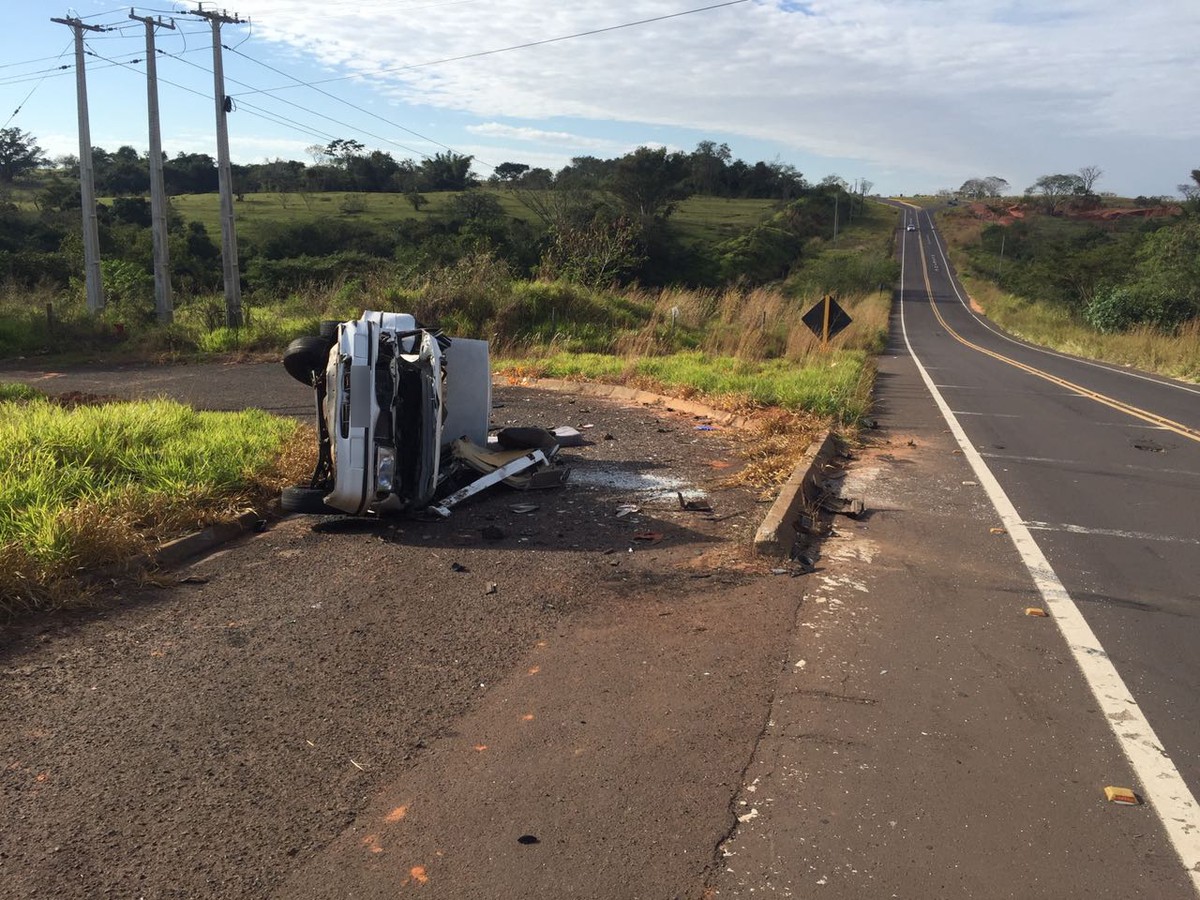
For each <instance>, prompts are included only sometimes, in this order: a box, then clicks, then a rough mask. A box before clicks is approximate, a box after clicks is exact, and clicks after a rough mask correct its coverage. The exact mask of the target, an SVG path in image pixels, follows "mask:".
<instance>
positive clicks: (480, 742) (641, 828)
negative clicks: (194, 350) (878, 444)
mask: <svg viewBox="0 0 1200 900" xmlns="http://www.w3.org/2000/svg"><path fill="white" fill-rule="evenodd" d="M194 375H195V377H196V378H198V379H206V378H208V377H209V376H208V374H206V373H202V372H201V373H194ZM237 377H246V378H250V379H251V380H253V379H254V378H255V375H254V373H253V372H250V373H241V374H240V375H239V376H237ZM87 380H88V381H89V383H88V384H84V385H80V384H77V383H76V382H75V381H72V380H71V379H70V378H65V379H64V378H57V379H54V380H53V381H54V387H55V388H61V389H64V390H70V389H74V390H81V389H82V390H102V391H113V392H117V393H137V389H136V386H132V387H131V385H134V383H135V380H136V379H131V378H130V377H129V376H127V375H126V376H121V375H120V374H119V373H118V374H117V375H116V376H114V380H113V382H112V383H108V384H106V383H104V382H105V378H102V377H93V378H90V379H87ZM122 385H123V386H124V387H123V389H121V388H122ZM41 386H43V387H44V386H46V385H44V384H43V385H41ZM196 389H197V390H209V391H211V390H213V388H212V387H211V386H205V387H203V388H200V387H197V388H196ZM246 389H247V390H251V388H246ZM254 390H256V391H259V392H261V388H260V387H255V388H254ZM289 390H293V392H294V389H292V388H287V387H280V388H279V391H280V392H281V394H282V398H281V399H274V400H272V401H271V402H272V403H274V404H276V405H277V407H284V408H287V407H289V406H291V407H294V408H295V409H297V410H303V409H304V398H303V397H296V398H292V397H291V396H290V394H288V391H289ZM272 396H274V395H272ZM495 399H496V402H497V408H496V409H495V411H494V416H493V418H494V422H495V424H497V425H504V424H521V425H531V424H533V425H546V426H553V425H560V424H569V425H574V426H576V427H578V428H580V429H581V431H583V433H584V434H585V435H586V436H587V438H588V439H589V444H588V445H587V446H585V447H582V448H578V449H573V450H570V451H564V456H565V458H566V459H567V460H568V462H569V464H570V465H571V467H572V476H571V479H570V481H569V482H568V484H567V486H566V487H565V488H562V489H559V490H553V491H543V492H538V493H520V492H515V491H511V490H507V489H501V490H495V491H492V492H490V493H486V494H484V495H481V496H480V497H479V498H477V499H476V500H474V501H470V502H468V503H466V504H464V505H462V506H461V507H459V508H457V509H456V510H455V511H454V513H453V515H452V516H451V517H450V518H449V519H447V520H444V521H443V520H439V521H426V520H395V521H374V520H354V519H348V518H303V517H293V518H289V519H284V520H282V521H279V522H276V523H274V524H273V525H272V526H271V527H270V528H269V529H268V530H266V531H265V532H264V533H261V534H254V535H250V536H248V537H246V538H244V539H242V540H241V541H239V542H237V543H235V544H233V545H231V546H229V547H227V548H225V549H223V550H221V551H219V552H218V553H216V554H214V555H212V556H209V557H207V558H205V559H202V560H200V561H198V562H196V563H195V564H193V565H191V566H189V567H187V568H186V569H183V570H180V571H177V572H171V573H164V575H163V576H162V577H161V578H160V579H159V581H160V582H161V583H158V584H155V583H148V584H146V585H144V586H141V587H139V588H136V589H131V590H124V591H122V592H120V593H119V594H117V595H115V596H112V597H110V598H109V599H108V602H107V604H106V605H105V606H103V607H101V608H99V609H97V610H94V611H91V612H83V613H74V614H71V615H64V616H59V617H55V618H51V619H47V620H43V621H40V622H37V623H34V624H30V623H25V624H22V625H9V626H7V627H4V628H3V629H2V630H0V766H2V767H3V768H2V772H3V776H2V779H0V786H2V789H3V795H4V801H3V803H4V808H5V810H6V815H5V827H4V828H3V830H2V831H0V871H2V872H3V876H2V877H0V896H3V897H47V896H53V897H97V896H106V897H107V896H114V897H146V898H153V897H264V896H269V895H272V894H276V895H279V896H306V895H323V896H349V895H351V894H355V895H357V896H362V895H364V894H363V892H362V886H361V885H359V887H358V890H357V893H356V891H355V888H354V879H355V878H356V877H359V875H361V874H362V873H363V872H369V871H370V870H371V867H372V866H374V867H375V868H376V869H378V867H379V866H381V865H385V864H387V865H392V866H395V867H396V872H397V874H396V880H395V881H392V882H390V883H393V884H398V883H400V882H402V881H403V882H405V883H407V884H409V885H410V886H411V885H414V884H417V885H420V884H425V883H426V882H427V881H428V880H429V879H437V880H438V882H439V883H440V884H441V885H442V888H443V891H442V893H441V895H442V896H472V895H474V896H482V894H478V893H474V889H473V888H472V885H476V886H478V885H479V884H480V883H481V882H480V880H479V879H481V878H484V877H486V878H488V879H489V881H488V883H490V884H493V885H494V886H495V887H496V890H497V893H490V892H487V893H488V895H491V896H520V895H523V894H528V895H532V894H534V893H540V894H541V895H542V896H553V895H555V893H556V892H558V891H559V890H560V889H561V890H562V891H563V893H560V894H559V895H560V896H597V897H602V896H618V895H628V896H633V894H626V893H624V892H623V891H624V890H626V889H628V886H629V883H628V881H627V880H626V879H627V877H628V875H627V873H628V872H629V871H638V870H639V869H638V868H637V867H639V866H640V867H642V869H641V871H645V872H647V873H649V874H647V875H646V876H645V879H644V880H641V881H639V888H638V893H637V895H638V896H700V895H701V894H702V893H703V891H704V889H705V885H706V883H707V882H708V881H709V880H710V879H711V877H712V875H713V873H714V872H715V871H716V867H717V862H716V853H717V847H718V846H719V845H720V842H721V841H722V840H723V839H724V837H725V836H726V835H727V834H728V833H729V831H730V829H731V828H732V827H733V825H734V823H735V818H734V815H733V813H732V812H731V806H732V804H733V802H734V800H733V798H734V796H735V794H736V791H737V789H738V787H739V784H740V777H741V772H742V771H743V770H744V768H745V766H746V765H748V763H749V760H750V758H751V755H752V753H753V748H754V745H755V742H756V740H757V738H758V736H759V734H760V732H761V731H762V729H763V727H764V722H765V717H766V715H767V712H768V709H769V704H770V696H771V690H772V684H773V679H774V676H775V674H776V673H777V671H778V667H779V665H780V656H781V654H782V653H783V648H784V647H785V645H786V642H787V638H788V635H789V634H790V633H791V630H792V628H793V624H794V619H795V615H796V610H797V608H798V606H799V602H800V596H801V592H800V589H799V585H800V584H801V583H802V579H792V578H789V577H788V575H787V574H786V573H783V572H781V571H778V570H777V571H776V573H775V574H772V571H771V567H772V564H771V563H769V562H765V561H762V560H754V559H752V558H751V557H750V556H749V554H748V552H747V547H748V545H749V542H750V539H751V537H752V535H753V532H754V529H755V528H756V526H757V524H758V522H759V521H760V520H761V518H762V515H763V514H764V512H765V509H766V507H765V506H764V505H763V504H762V503H761V502H760V500H759V498H758V497H757V496H756V495H755V493H754V492H752V491H749V490H747V489H744V488H734V487H723V486H722V482H723V481H724V479H725V478H726V477H727V476H728V475H729V474H730V473H732V472H734V471H736V468H737V466H738V465H739V463H738V454H737V449H736V446H735V444H734V442H733V441H731V440H730V435H728V434H726V433H725V432H724V431H722V430H720V429H718V430H698V428H697V426H698V425H703V424H704V423H703V421H702V420H697V419H694V418H692V417H687V416H682V415H676V414H671V413H667V412H663V411H652V410H646V409H641V408H632V407H624V406H621V405H619V404H615V403H611V402H607V401H600V400H590V399H588V400H585V399H583V398H580V399H578V400H576V399H574V398H571V397H569V396H564V395H554V394H548V393H544V392H538V391H535V390H529V389H523V388H502V389H499V390H498V391H497V393H496V398H495ZM679 493H682V494H683V495H684V497H685V498H703V499H706V500H707V501H709V503H711V507H712V509H711V511H685V510H683V509H681V507H680V502H679V498H678V495H679ZM521 505H532V506H534V507H535V509H533V510H531V511H527V512H519V511H517V510H518V509H519V508H520V506H521ZM701 505H703V504H701ZM530 691H534V694H535V695H536V697H534V696H533V695H529V696H523V695H522V692H525V694H527V695H528V694H529V692H530ZM507 698H513V699H512V702H513V703H520V704H522V705H521V710H522V712H521V715H519V716H517V715H509V713H512V712H513V708H509V707H507V706H505V702H507ZM497 704H499V705H497ZM527 706H528V708H529V709H531V710H532V711H530V712H525V711H524V710H525V709H526V707H527ZM505 710H506V711H505ZM550 710H555V711H556V712H555V714H554V715H550V716H546V715H543V713H544V712H549V711H550ZM472 717H475V718H472ZM480 717H482V719H481V718H480ZM489 717H490V718H489ZM465 723H473V724H470V725H469V727H468V725H467V724H465ZM481 723H488V724H486V725H484V724H481ZM481 729H482V730H484V731H486V732H487V733H486V734H484V733H481ZM480 748H482V749H480ZM489 748H491V749H490V750H489ZM485 757H486V761H485ZM489 767H500V768H501V769H502V770H503V771H504V772H505V773H506V775H505V781H504V783H505V787H504V789H503V790H500V789H499V788H497V794H498V797H500V796H502V797H503V804H504V810H505V811H504V814H503V816H502V818H503V820H504V821H505V822H509V823H510V825H508V826H505V827H498V825H497V823H496V822H495V821H480V820H478V819H477V818H469V817H464V816H465V815H468V814H469V815H471V816H474V815H475V813H468V811H467V807H464V805H463V803H464V802H465V801H464V800H463V798H461V797H459V798H458V799H457V800H455V795H454V791H453V790H452V789H451V788H452V786H453V785H454V784H464V783H466V780H467V776H471V775H474V776H477V777H478V776H482V775H485V774H487V773H489V772H491V771H492V769H490V768H489ZM487 777H489V778H490V777H491V776H490V775H488V776H487ZM489 783H491V782H489ZM436 784H440V785H442V788H440V789H439V791H438V792H436V793H437V795H438V796H440V797H441V798H442V802H440V803H439V804H437V806H438V809H437V811H436V813H434V812H433V811H432V810H430V809H429V807H430V806H431V805H432V804H427V805H426V807H425V808H426V810H427V815H426V817H425V819H424V820H423V821H424V822H425V830H424V831H414V832H412V833H411V834H409V835H407V836H406V837H404V838H400V837H399V836H396V835H389V834H384V832H382V831H380V829H379V827H376V826H377V823H379V822H381V821H387V820H388V819H387V817H388V816H393V817H394V816H396V815H400V816H401V817H403V814H402V813H401V814H398V813H397V812H396V810H397V809H400V808H401V807H402V806H404V804H402V803H399V802H398V801H396V802H393V801H394V800H395V796H397V795H396V794H394V793H390V791H398V790H401V788H397V787H396V786H397V785H400V786H402V790H403V791H406V792H407V794H406V795H405V796H408V795H412V796H419V795H421V794H422V791H423V790H426V789H431V785H436ZM447 785H449V786H450V787H447ZM475 799H476V800H477V799H478V797H475ZM497 802H500V801H499V799H498V801H497ZM418 808H420V807H419V805H418ZM456 810H457V811H458V812H459V813H464V815H456ZM414 820H415V821H416V822H417V823H418V824H419V823H420V822H421V821H422V819H421V818H420V816H414ZM392 821H394V819H393V820H392ZM437 822H440V823H441V825H440V826H439V827H438V828H435V827H434V824H433V823H437ZM510 831H511V832H513V833H512V834H510V833H509V832H510ZM420 834H424V835H426V836H427V837H428V836H430V835H432V834H437V835H438V837H437V839H436V840H434V841H433V843H432V844H428V845H426V844H422V841H421V838H420V836H419V835H420ZM447 835H451V836H457V839H458V840H457V843H456V842H455V841H454V840H452V839H451V838H450V837H447ZM531 835H532V836H535V837H536V842H537V843H540V844H548V845H553V846H555V853H556V855H557V856H558V858H559V861H560V863H562V862H566V863H569V864H568V865H560V866H558V867H555V871H556V872H558V873H560V874H558V875H554V876H545V877H552V878H555V879H559V881H557V882H553V881H548V882H546V883H545V884H543V885H542V886H541V887H542V888H544V890H534V891H532V892H531V893H530V890H531V889H530V886H531V885H532V884H535V883H536V879H537V877H538V875H537V871H538V870H536V868H535V870H534V871H532V873H531V872H529V871H526V869H527V866H526V865H525V863H521V862H519V861H516V860H510V861H509V863H508V864H506V865H504V866H501V867H499V868H498V869H497V868H495V867H492V868H489V866H491V863H489V860H493V859H495V857H496V856H497V855H498V854H500V853H501V852H503V853H505V854H514V853H524V854H525V857H523V858H524V859H525V861H526V863H529V862H530V861H532V860H534V859H535V857H532V856H530V855H529V853H528V850H529V849H530V848H529V846H528V842H527V841H523V840H521V839H526V838H529V837H530V836H531ZM430 840H433V839H432V838H430ZM493 841H494V842H497V843H496V844H495V846H493V845H492V842H493ZM406 842H407V847H408V849H407V850H405V846H406ZM501 848H502V849H501ZM542 849H543V850H544V849H545V848H542ZM385 851H386V852H385ZM668 851H669V852H668ZM545 852H548V851H545ZM347 854H348V855H347ZM421 854H426V855H421ZM418 857H419V858H418ZM614 859H620V860H622V863H621V868H620V870H617V869H613V867H612V866H611V865H608V864H607V863H605V864H600V863H602V862H603V861H606V860H607V861H609V862H611V861H612V860H614ZM417 862H419V863H420V865H417ZM626 867H628V868H626ZM542 871H544V870H542ZM414 872H416V873H417V875H420V877H417V875H414V874H413V873H414ZM562 872H570V873H571V875H570V878H571V879H572V880H573V881H572V883H570V884H566V883H563V882H562V881H561V879H562V877H563V876H562V875H561V873H562ZM356 873H357V874H356ZM498 873H499V874H498ZM505 873H507V874H505ZM496 878H499V879H500V880H499V881H495V880H494V879H496ZM506 878H508V879H513V880H512V881H511V883H510V882H506V881H505V880H504V879H506ZM422 879H424V880H422ZM522 879H524V880H522ZM530 879H533V880H532V881H531V880H530ZM614 879H615V880H614ZM505 884H510V886H511V888H512V890H515V891H517V893H508V890H509V888H508V887H504V885H505ZM521 884H524V885H526V887H525V888H521V887H520V885H521ZM621 885H624V886H625V888H624V889H622V887H621ZM460 891H462V892H461V893H460Z"/></svg>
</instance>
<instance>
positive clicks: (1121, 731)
mask: <svg viewBox="0 0 1200 900" xmlns="http://www.w3.org/2000/svg"><path fill="white" fill-rule="evenodd" d="M906 243H907V242H902V243H901V252H900V330H901V332H902V333H903V335H904V343H905V345H906V346H907V347H908V352H909V355H910V356H911V357H912V361H913V362H914V363H915V364H916V367H917V371H918V372H920V373H921V378H922V379H923V380H924V382H925V386H926V387H927V388H929V392H930V393H931V394H932V395H933V399H934V402H936V403H937V405H938V409H940V410H941V412H942V416H943V417H944V418H945V420H946V424H947V425H949V426H950V431H951V432H952V433H953V434H954V438H955V440H957V441H958V445H959V447H960V448H962V452H963V456H964V457H966V459H967V461H968V462H969V463H970V464H971V468H972V469H973V470H974V472H975V477H976V478H978V479H979V483H980V484H981V485H982V486H983V488H984V490H985V491H986V492H987V495H988V499H989V500H991V501H992V506H994V507H995V509H996V512H997V513H998V514H999V516H1000V521H1001V523H1002V524H1003V525H1004V527H1005V529H1006V530H1007V531H1008V535H1009V537H1010V538H1012V542H1013V545H1014V546H1015V547H1016V549H1017V552H1018V553H1019V554H1020V556H1021V559H1022V561H1023V562H1024V563H1025V568H1026V569H1028V570H1029V574H1030V576H1031V577H1032V578H1033V583H1034V585H1035V586H1036V587H1037V589H1038V593H1040V594H1041V595H1042V599H1043V600H1044V601H1045V603H1046V607H1047V609H1048V610H1049V611H1050V614H1051V616H1052V618H1053V619H1054V622H1055V624H1056V625H1057V626H1058V630H1059V633H1061V634H1062V636H1063V638H1064V639H1065V640H1066V642H1067V646H1068V648H1069V649H1070V651H1071V655H1072V656H1073V657H1074V658H1075V663H1076V665H1078V666H1079V669H1080V671H1082V673H1083V677H1084V680H1086V681H1087V684H1088V687H1089V688H1091V690H1092V694H1093V696H1094V697H1095V698H1096V702H1097V703H1098V704H1099V705H1100V709H1101V711H1102V712H1103V713H1104V716H1105V718H1106V719H1107V720H1108V724H1109V727H1110V728H1111V729H1112V732H1113V735H1114V736H1115V737H1116V739H1117V743H1118V744H1119V745H1120V747H1121V749H1122V750H1123V751H1124V753H1125V756H1126V758H1127V759H1128V760H1129V764H1130V765H1131V766H1132V767H1133V771H1134V774H1135V775H1136V776H1137V778H1138V780H1139V781H1140V782H1141V790H1142V794H1143V795H1144V796H1145V798H1146V799H1147V800H1148V801H1149V802H1150V805H1151V806H1152V807H1153V808H1154V811H1155V812H1156V813H1157V814H1158V818H1159V821H1160V822H1162V824H1163V828H1164V829H1165V830H1166V833H1167V838H1168V840H1170V842H1171V845H1172V846H1173V847H1174V848H1175V852H1176V853H1177V854H1179V859H1180V861H1181V862H1182V863H1183V867H1184V869H1185V870H1186V871H1187V874H1188V876H1189V878H1190V879H1191V882H1192V887H1193V889H1195V891H1196V892H1197V893H1198V894H1200V827H1198V826H1200V816H1198V814H1197V813H1198V811H1200V807H1197V804H1196V798H1195V797H1193V796H1192V792H1191V791H1190V790H1188V786H1187V784H1186V783H1185V782H1184V780H1183V777H1182V776H1181V775H1180V774H1179V770H1178V769H1177V768H1176V767H1175V763H1174V762H1172V761H1171V758H1170V757H1169V756H1168V755H1167V752H1166V750H1164V749H1163V746H1162V743H1161V742H1160V741H1159V739H1158V736H1157V735H1156V734H1155V733H1154V729H1153V728H1151V727H1150V722H1149V721H1148V720H1147V719H1146V716H1145V714H1144V713H1143V712H1142V710H1141V708H1140V707H1139V706H1138V705H1137V701H1136V700H1134V699H1133V695H1132V694H1131V693H1130V692H1129V688H1127V687H1126V686H1125V682H1124V680H1122V678H1121V676H1120V674H1119V673H1118V672H1117V669H1116V667H1115V666H1114V665H1113V663H1112V660H1110V659H1109V657H1108V653H1107V652H1106V651H1105V649H1104V647H1103V646H1101V644H1100V641H1099V640H1097V638H1096V635H1095V634H1094V633H1093V632H1092V629H1091V626H1089V625H1088V623H1087V621H1086V620H1085V619H1084V618H1083V614H1082V613H1080V611H1079V607H1078V606H1076V605H1075V601H1074V600H1072V599H1071V595H1070V594H1068V593H1067V589H1066V588H1065V587H1064V586H1063V583H1062V581H1060V580H1059V577H1058V575H1056V574H1055V572H1054V569H1052V568H1051V567H1050V563H1049V561H1048V560H1047V559H1046V556H1045V554H1043V553H1042V549H1041V547H1039V546H1038V545H1037V542H1036V541H1034V539H1033V535H1031V534H1030V532H1029V529H1028V528H1027V527H1026V526H1025V523H1024V522H1023V521H1022V520H1021V517H1020V516H1019V515H1018V514H1017V510H1016V507H1014V506H1013V504H1012V501H1011V500H1009V499H1008V495H1007V494H1005V493H1004V489H1003V488H1001V487H1000V482H998V481H997V480H996V477H995V476H994V475H993V474H992V472H991V470H990V469H989V468H988V467H987V463H985V462H984V461H983V457H982V456H980V455H979V451H978V450H976V449H975V447H974V446H973V445H972V444H971V441H970V440H969V439H968V438H967V435H966V432H965V431H963V429H962V426H961V425H960V424H959V423H958V419H956V418H955V417H954V413H953V412H951V410H950V407H949V406H948V405H947V404H946V401H945V400H944V399H943V398H942V395H941V394H940V393H939V392H938V389H937V386H936V385H934V383H933V379H932V378H930V377H929V373H928V372H926V371H925V367H924V366H923V365H921V360H920V359H918V358H917V354H916V352H915V351H914V350H913V347H912V344H911V342H910V341H909V339H908V328H907V326H906V325H905V322H904V263H905V260H904V256H905V247H904V245H905V244H906Z"/></svg>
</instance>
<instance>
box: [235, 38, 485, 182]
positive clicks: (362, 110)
mask: <svg viewBox="0 0 1200 900" xmlns="http://www.w3.org/2000/svg"><path fill="white" fill-rule="evenodd" d="M226 49H228V50H230V52H232V53H236V54H237V55H238V56H240V57H242V58H243V59H248V60H250V62H253V63H258V65H260V66H262V67H263V68H266V69H270V70H271V71H272V72H274V73H276V74H277V75H282V76H283V77H284V78H291V79H292V80H293V81H295V82H296V83H297V84H300V85H304V86H305V87H311V88H312V89H313V90H314V91H316V92H317V93H318V94H321V95H322V96H324V97H328V98H329V99H330V100H335V101H337V102H338V103H342V104H344V105H346V106H349V107H350V108H351V109H355V110H358V111H359V112H360V113H363V114H365V115H368V116H372V117H374V118H376V119H378V120H379V121H381V122H384V123H386V124H388V125H391V126H392V127H393V128H399V129H400V130H401V131H406V132H408V133H409V134H411V135H412V136H413V137H418V138H420V139H421V140H423V141H428V142H429V143H431V144H436V145H437V146H439V147H441V148H442V149H443V150H449V151H450V152H451V153H458V151H457V150H455V149H454V148H453V147H451V146H449V145H448V144H443V143H442V142H441V141H436V140H434V139H433V138H431V137H427V136H425V135H423V134H421V133H420V132H419V131H413V130H412V129H411V128H407V127H405V126H404V125H401V124H399V123H398V122H393V121H391V120H390V119H386V118H384V117H383V116H381V115H379V114H378V113H375V112H372V111H371V110H369V109H365V108H364V107H361V106H359V105H358V104H356V103H351V102H350V101H349V100H343V99H342V98H341V97H339V96H337V95H336V94H331V93H329V92H328V91H324V90H321V88H319V87H313V86H312V85H308V84H305V83H304V82H303V81H301V80H300V79H299V78H296V77H295V76H294V75H289V74H288V73H287V72H284V71H282V70H280V69H277V68H275V67H274V66H272V65H268V64H267V63H265V62H263V61H262V60H259V59H255V58H254V57H252V56H249V55H247V54H245V53H242V52H241V51H240V50H236V49H233V48H226ZM238 83H240V82H238ZM270 96H272V97H274V96H275V95H274V94H271V95H270ZM275 99H276V100H280V101H281V102H284V103H286V102H288V101H286V100H284V99H283V98H282V97H275ZM365 133H366V132H364V134H365ZM397 146H402V145H399V144H398V145H397ZM412 152H414V153H415V152H417V151H415V150H414V151H412ZM421 155H422V156H425V157H426V158H428V154H425V153H423V154H421ZM479 162H480V164H481V165H484V166H487V168H489V169H494V168H495V166H492V165H489V164H488V163H485V162H483V161H482V160H479Z"/></svg>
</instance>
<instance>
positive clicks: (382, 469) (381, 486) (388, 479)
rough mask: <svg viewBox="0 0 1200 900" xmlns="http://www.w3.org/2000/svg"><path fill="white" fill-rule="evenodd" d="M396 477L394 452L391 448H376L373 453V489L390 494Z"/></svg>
mask: <svg viewBox="0 0 1200 900" xmlns="http://www.w3.org/2000/svg"><path fill="white" fill-rule="evenodd" d="M395 475H396V451H395V450H393V449H392V448H391V447H377V448H376V452H375V488H376V490H378V491H380V492H386V493H389V494H390V493H391V492H392V484H393V481H394V479H395Z"/></svg>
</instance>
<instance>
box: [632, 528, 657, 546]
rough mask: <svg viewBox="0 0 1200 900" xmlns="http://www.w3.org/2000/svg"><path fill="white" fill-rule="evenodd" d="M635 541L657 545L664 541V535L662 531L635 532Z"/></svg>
mask: <svg viewBox="0 0 1200 900" xmlns="http://www.w3.org/2000/svg"><path fill="white" fill-rule="evenodd" d="M633 539H634V540H635V541H645V542H646V543H649V544H657V543H658V542H659V541H661V540H662V539H663V533H662V532H661V531H635V532H634V533H633Z"/></svg>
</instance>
